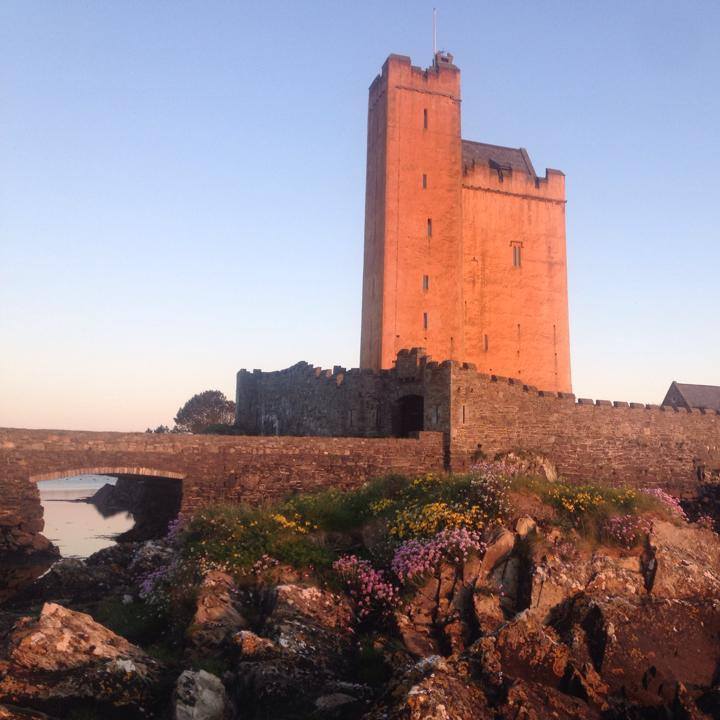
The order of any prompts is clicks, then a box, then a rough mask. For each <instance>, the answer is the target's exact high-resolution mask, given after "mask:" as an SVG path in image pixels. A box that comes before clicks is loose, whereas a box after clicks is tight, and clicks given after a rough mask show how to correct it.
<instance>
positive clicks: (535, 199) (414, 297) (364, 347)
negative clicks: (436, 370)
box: [360, 53, 571, 392]
mask: <svg viewBox="0 0 720 720" xmlns="http://www.w3.org/2000/svg"><path fill="white" fill-rule="evenodd" d="M410 347H424V348H426V349H427V351H428V353H429V354H430V355H431V356H432V357H433V359H435V360H440V361H441V360H446V359H451V360H458V361H463V362H472V363H475V364H476V365H477V368H478V370H480V371H481V372H486V373H490V374H495V375H504V376H509V377H514V378H518V379H520V380H522V381H523V382H525V383H526V384H529V385H535V386H537V387H539V388H540V389H543V390H555V391H562V392H570V391H571V381H570V348H569V329H568V304H567V263H566V253H565V176H564V175H563V173H561V172H559V171H557V170H547V171H546V173H545V176H544V177H539V176H537V175H536V174H535V170H534V168H533V165H532V163H531V161H530V158H529V156H528V154H527V152H526V151H525V150H523V149H522V148H506V147H500V146H497V145H488V144H485V143H476V142H470V141H466V140H463V139H462V136H461V134H460V70H459V69H458V68H457V67H456V66H455V65H454V63H453V57H452V55H450V54H448V53H437V54H436V56H435V58H434V60H433V64H432V66H431V67H430V68H427V69H425V70H423V69H421V68H418V67H413V65H412V63H411V61H410V58H408V57H405V56H401V55H391V56H390V57H389V58H388V59H387V60H386V61H385V64H384V65H383V68H382V72H381V74H380V75H378V76H377V77H376V78H375V80H374V81H373V83H372V85H371V86H370V97H369V106H368V150H367V186H366V195H365V261H364V275H363V312H362V338H361V349H360V365H361V367H363V368H373V369H379V368H389V367H392V364H393V361H394V360H395V357H396V355H397V353H398V352H399V351H400V350H401V349H404V348H410Z"/></svg>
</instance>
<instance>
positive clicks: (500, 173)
mask: <svg viewBox="0 0 720 720" xmlns="http://www.w3.org/2000/svg"><path fill="white" fill-rule="evenodd" d="M462 161H463V186H464V187H466V188H468V189H471V190H493V191H502V192H505V193H508V194H517V195H523V196H526V195H530V196H535V197H538V198H542V199H545V200H552V201H556V202H563V203H564V202H565V173H563V172H562V171H560V170H552V169H550V168H548V169H546V170H545V176H544V177H540V176H538V175H537V174H536V172H535V168H534V167H533V164H532V161H531V160H530V155H529V154H528V152H527V150H525V148H510V147H504V146H502V145H490V144H488V143H480V142H474V141H471V140H463V141H462Z"/></svg>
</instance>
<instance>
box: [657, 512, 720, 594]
mask: <svg viewBox="0 0 720 720" xmlns="http://www.w3.org/2000/svg"><path fill="white" fill-rule="evenodd" d="M649 545H650V550H651V551H652V553H653V559H654V564H655V568H654V569H653V575H654V577H653V582H652V583H649V585H650V591H651V592H652V594H653V595H654V596H655V597H660V598H675V599H679V598H699V597H705V598H713V597H718V596H720V542H718V536H717V535H716V534H715V533H714V532H712V530H703V529H701V528H698V527H697V526H693V525H688V524H682V525H675V524H674V523H670V522H665V521H656V522H654V523H653V528H652V531H651V533H650V538H649Z"/></svg>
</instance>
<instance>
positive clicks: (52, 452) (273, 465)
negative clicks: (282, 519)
mask: <svg viewBox="0 0 720 720" xmlns="http://www.w3.org/2000/svg"><path fill="white" fill-rule="evenodd" d="M442 468H443V436H442V434H441V433H431V432H428V433H420V434H419V435H418V437H417V438H416V439H396V438H385V439H365V438H329V437H303V438H299V437H245V436H229V437H228V436H218V435H172V434H169V435H155V434H150V433H96V432H73V431H53V430H17V429H0V498H1V499H2V502H1V504H0V507H1V508H2V510H0V551H4V552H7V551H9V550H15V549H18V548H32V547H33V546H34V545H33V544H35V549H38V547H39V545H41V544H42V541H41V540H39V539H38V538H37V533H38V532H40V531H41V530H42V508H41V506H40V499H39V493H38V490H37V487H36V486H35V481H37V480H43V479H50V478H54V477H66V476H69V475H79V474H106V475H129V476H156V477H166V478H176V479H181V480H182V483H183V499H182V509H183V510H186V511H188V510H193V509H195V508H197V507H200V506H202V505H203V504H206V503H210V502H216V501H228V502H248V503H259V502H262V501H264V500H268V499H276V498H281V497H284V496H287V495H289V494H292V493H295V492H305V491H312V490H319V489H322V488H327V487H340V488H349V487H354V486H357V485H360V484H362V483H363V482H365V481H366V480H368V479H370V478H373V477H377V476H379V475H383V474H386V473H390V472H399V473H406V472H431V471H440V470H442Z"/></svg>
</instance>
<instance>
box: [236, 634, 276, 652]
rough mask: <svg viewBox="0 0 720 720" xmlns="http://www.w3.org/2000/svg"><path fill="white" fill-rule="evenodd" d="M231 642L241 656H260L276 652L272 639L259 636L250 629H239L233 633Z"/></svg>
mask: <svg viewBox="0 0 720 720" xmlns="http://www.w3.org/2000/svg"><path fill="white" fill-rule="evenodd" d="M233 642H234V643H235V645H236V646H237V647H238V648H239V650H240V655H241V656H242V657H243V658H255V659H257V658H262V657H268V656H270V655H272V653H274V652H277V646H276V645H275V643H274V642H273V641H272V640H268V639H267V638H263V637H260V636H259V635H256V634H255V633H254V632H252V631H251V630H241V631H240V632H238V633H235V635H233Z"/></svg>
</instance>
